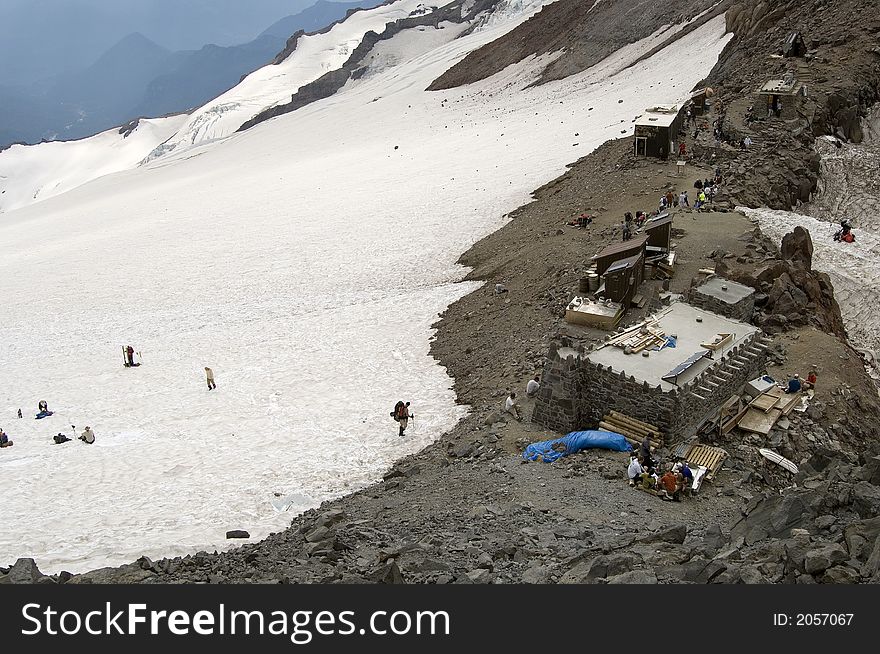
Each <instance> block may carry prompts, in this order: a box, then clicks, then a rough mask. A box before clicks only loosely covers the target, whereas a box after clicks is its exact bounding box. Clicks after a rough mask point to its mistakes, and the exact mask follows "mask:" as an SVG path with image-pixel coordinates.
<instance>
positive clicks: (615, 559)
mask: <svg viewBox="0 0 880 654" xmlns="http://www.w3.org/2000/svg"><path fill="white" fill-rule="evenodd" d="M641 564H642V557H641V556H639V555H638V554H634V553H632V552H618V553H616V554H607V555H600V556H597V557H596V558H594V559H592V560H590V561H585V562H581V563H578V564H577V565H576V566H574V567H573V568H572V569H571V570H569V571H568V572H566V573H565V574H564V575H562V578H561V579H560V580H559V581H560V583H563V584H589V583H595V581H596V580H597V579H605V578H606V577H614V576H616V575H620V574H623V573H624V572H629V571H630V570H632V569H633V568H634V567H636V566H637V565H641Z"/></svg>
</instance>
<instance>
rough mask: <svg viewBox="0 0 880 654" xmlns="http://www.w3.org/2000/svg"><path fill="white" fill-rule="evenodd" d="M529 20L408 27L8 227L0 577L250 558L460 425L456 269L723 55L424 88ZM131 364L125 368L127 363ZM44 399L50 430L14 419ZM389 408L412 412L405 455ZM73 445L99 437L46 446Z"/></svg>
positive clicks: (0, 230)
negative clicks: (246, 550)
mask: <svg viewBox="0 0 880 654" xmlns="http://www.w3.org/2000/svg"><path fill="white" fill-rule="evenodd" d="M532 4H536V3H532ZM397 5H399V7H398V6H397ZM415 5H416V3H412V2H407V1H405V0H403V1H402V2H400V3H395V5H391V6H390V7H386V8H383V10H388V11H390V10H391V8H395V7H397V9H400V10H401V11H405V12H407V13H408V12H409V11H410V10H411V9H413V8H415ZM364 13H366V12H364ZM357 15H358V14H356V16H357ZM526 17H527V16H524V15H519V16H516V15H514V16H513V17H510V19H509V20H508V21H507V22H506V23H500V24H498V25H497V26H496V27H494V28H491V29H489V28H487V29H484V30H482V31H479V32H475V33H473V34H470V35H468V36H466V37H463V38H459V39H455V40H451V35H453V33H454V30H452V29H450V30H449V32H450V40H445V39H438V43H437V44H436V47H433V48H430V49H427V50H426V49H424V48H420V47H416V45H415V44H414V42H413V41H414V40H413V33H407V32H402V33H401V34H399V35H397V36H396V37H395V38H394V39H392V40H391V41H390V42H388V43H386V44H383V49H382V51H381V57H379V58H378V59H377V65H376V67H375V69H374V70H373V71H372V73H371V75H369V76H368V77H366V78H364V79H361V80H359V81H357V82H354V83H351V84H349V85H348V86H347V87H346V88H345V89H343V90H342V92H340V93H338V94H337V95H335V96H333V97H331V98H328V99H327V100H324V101H321V102H317V103H314V104H311V105H309V106H307V107H305V108H303V109H301V110H299V111H296V112H294V113H291V114H287V115H284V116H281V117H279V118H277V119H274V120H271V121H268V122H265V123H262V124H260V125H258V126H256V127H255V128H253V129H251V130H248V131H247V132H244V133H238V134H233V135H231V136H229V137H228V138H225V139H223V140H219V141H213V142H209V141H210V138H213V137H216V136H219V135H223V134H228V133H229V132H227V131H226V130H225V128H223V129H220V128H219V127H216V126H215V127H214V128H211V129H216V130H217V131H213V132H212V131H210V130H208V131H207V132H204V133H203V136H205V137H206V138H209V141H206V142H204V143H200V144H198V145H196V146H195V147H190V148H188V149H181V151H179V152H175V153H173V154H172V155H170V156H167V157H161V158H159V159H157V160H155V161H153V162H151V163H149V164H147V165H144V166H141V167H139V168H136V169H133V170H127V171H123V172H119V173H116V174H113V175H108V176H104V177H102V178H100V179H97V180H95V181H93V182H91V183H89V184H87V185H85V186H81V187H79V188H76V189H74V190H72V191H70V192H68V193H65V194H64V195H60V196H56V197H54V198H51V199H48V200H46V201H44V202H41V203H39V204H35V205H32V206H29V207H25V208H22V209H19V210H16V211H12V212H9V213H5V214H2V215H0V242H2V243H3V244H4V246H5V247H4V256H3V258H2V259H0V297H2V298H3V299H4V307H3V320H2V321H0V361H2V362H3V365H2V366H0V426H2V427H3V428H4V429H5V430H6V431H7V432H8V433H9V435H10V437H11V439H12V440H14V441H15V446H14V447H13V448H10V449H6V450H2V451H0V475H2V479H3V481H4V489H5V490H6V493H5V501H4V502H3V503H2V505H0V524H2V525H3V527H4V529H3V530H2V532H0V552H2V553H3V554H2V562H12V561H14V560H15V559H16V557H19V556H33V557H35V558H36V560H37V562H38V564H39V565H40V567H41V569H43V570H46V571H49V572H57V571H59V570H62V569H66V570H70V571H73V572H76V571H81V570H85V569H89V568H94V567H98V566H103V565H112V564H119V563H123V562H126V561H130V560H133V559H135V558H137V557H138V556H140V555H147V556H150V557H153V558H161V557H163V556H173V555H179V554H186V553H191V552H195V551H197V550H201V549H204V550H213V549H219V548H223V547H226V546H227V545H228V542H227V541H226V540H225V532H226V531H227V530H229V529H247V530H248V531H249V532H250V533H251V535H252V537H253V538H259V537H263V536H265V535H267V534H268V533H270V532H272V531H279V530H281V529H283V528H284V527H285V526H286V525H287V524H288V523H289V521H290V519H291V517H292V516H293V515H294V513H296V512H299V511H302V510H304V509H306V508H308V507H311V506H316V505H317V504H318V503H320V502H321V501H323V500H326V499H330V498H334V497H337V496H339V495H341V494H344V493H347V492H350V491H352V490H354V489H357V488H359V487H363V486H364V485H366V484H368V483H370V482H372V481H374V480H376V479H378V478H379V477H380V476H381V474H382V473H383V472H384V471H385V470H386V469H387V467H388V466H389V465H390V464H391V463H392V462H393V461H394V460H396V459H398V458H400V457H402V456H404V455H406V454H408V453H412V452H415V451H417V450H419V449H421V448H423V447H424V446H425V445H427V444H429V443H430V442H432V441H433V440H435V439H436V438H438V437H439V436H440V434H441V433H442V432H443V431H444V430H447V429H449V428H451V427H452V426H453V425H454V424H455V423H456V421H457V420H459V419H460V418H461V417H462V415H463V414H464V412H465V411H466V409H465V408H464V407H461V406H458V405H456V404H455V396H454V393H453V392H452V390H451V383H452V381H451V379H450V378H449V377H448V376H447V374H446V372H445V370H444V369H443V368H442V367H441V366H439V365H438V364H437V362H436V361H434V360H433V359H432V358H431V357H430V356H429V353H428V352H429V339H430V337H431V334H432V330H431V325H432V323H433V322H434V321H435V320H436V318H437V316H438V314H439V313H440V312H442V311H443V310H444V309H445V308H446V307H447V306H448V305H449V303H451V302H452V301H454V300H455V299H457V298H459V297H461V296H462V295H464V294H465V293H468V292H470V291H471V290H472V289H473V288H474V287H475V285H474V284H471V283H467V284H462V283H458V282H459V280H460V279H461V278H462V277H463V275H464V274H465V272H466V271H465V270H464V269H463V268H462V267H461V266H458V265H457V264H456V260H457V259H458V257H459V255H460V254H461V252H463V251H464V250H465V249H467V248H468V247H469V246H470V245H471V244H473V243H474V242H475V241H477V240H478V239H480V238H482V237H483V236H485V235H486V234H488V233H490V232H491V231H493V230H495V229H497V228H498V227H499V226H501V225H502V224H503V222H504V221H505V215H506V213H507V212H509V211H511V210H512V209H514V208H516V207H518V206H520V205H521V204H523V203H525V202H527V201H528V200H529V197H530V193H531V191H532V190H533V189H535V188H537V187H538V186H541V185H542V184H544V183H546V182H547V181H549V180H551V179H553V178H555V177H557V176H558V175H560V174H561V173H563V172H564V171H565V166H566V164H567V163H569V162H571V161H574V160H575V159H577V158H579V157H581V156H584V155H586V154H588V153H589V152H590V151H592V150H593V149H595V147H597V146H598V145H599V144H601V143H602V142H604V141H606V140H607V139H610V138H616V137H619V136H621V134H622V133H626V134H631V133H632V121H633V118H634V116H635V115H636V114H639V113H641V112H642V111H643V110H644V108H645V107H648V106H651V105H654V104H659V103H667V102H674V101H676V100H680V99H683V98H685V97H686V96H687V95H688V92H689V90H690V89H691V88H692V87H693V86H694V85H695V84H696V83H697V82H699V80H700V79H702V78H703V77H705V75H706V74H707V73H708V71H709V70H710V68H711V67H712V65H713V64H714V62H715V61H716V60H717V56H718V54H719V53H720V51H721V49H722V48H723V47H724V45H725V44H726V43H727V41H728V39H729V35H725V34H724V18H723V17H720V18H718V19H715V20H713V21H712V22H710V23H708V24H707V25H705V26H704V27H702V28H700V29H698V30H696V31H694V32H693V33H691V34H689V35H687V36H685V37H683V38H682V39H681V40H680V41H679V42H678V43H676V44H674V45H672V46H670V47H669V48H667V49H665V50H663V51H662V52H660V53H658V54H656V55H654V56H653V57H651V58H650V59H648V60H646V61H644V62H641V63H639V64H638V65H635V66H633V67H631V68H625V64H626V63H628V62H631V61H633V60H635V59H636V58H637V57H638V56H639V55H641V54H642V53H644V52H646V51H647V50H649V49H650V48H651V47H653V45H654V40H652V39H647V40H646V41H645V42H644V43H641V44H638V45H636V46H632V47H629V48H626V49H625V50H624V51H622V52H621V53H618V54H617V55H615V56H614V57H612V58H611V59H610V60H608V61H606V62H602V63H601V64H600V65H599V66H597V67H595V68H594V69H591V70H589V71H586V72H584V73H583V74H580V75H577V76H574V77H571V78H568V79H566V80H562V81H559V82H553V83H551V84H547V85H544V86H541V87H539V88H531V89H525V87H526V86H527V85H528V84H529V83H530V82H531V81H533V80H534V79H535V77H536V75H537V74H538V71H539V70H540V65H542V64H544V63H546V61H547V58H546V57H545V58H544V59H543V60H542V61H535V60H531V61H526V62H524V63H523V64H519V65H516V66H511V67H509V68H508V69H506V70H505V71H502V72H501V73H500V74H498V75H496V76H495V77H493V78H491V79H489V80H486V81H485V82H481V83H477V84H473V85H469V86H467V87H464V88H461V89H453V90H449V91H441V92H437V93H427V92H425V91H424V89H425V88H426V87H427V86H428V85H429V84H430V82H431V81H433V80H434V79H435V78H436V77H438V76H439V75H440V74H441V73H442V72H443V71H444V70H446V69H447V68H448V67H449V66H450V65H452V64H453V63H454V62H456V61H458V60H460V59H461V57H463V56H464V55H465V54H466V53H467V52H469V51H471V50H473V49H474V48H476V47H479V46H480V45H482V44H483V43H486V42H488V41H490V40H492V39H494V38H497V37H498V36H500V34H501V33H503V32H504V31H506V30H508V29H512V28H513V27H514V26H515V25H516V24H518V23H519V22H521V21H522V20H524V19H525V18H526ZM383 20H387V19H385V18H383ZM337 27H338V26H337ZM334 30H335V28H334ZM334 30H331V32H329V33H328V34H333V32H334ZM325 36H326V35H325ZM343 36H344V35H339V40H338V41H337V43H338V46H339V47H351V43H350V40H349V37H347V36H345V38H343ZM435 37H436V35H432V38H435ZM395 43H396V44H397V45H395ZM395 47H397V48H398V49H397V52H395V51H394V49H395ZM297 52H299V50H298V51H297ZM303 52H306V49H305V48H304V49H303ZM336 52H337V51H336V50H335V49H334V48H332V47H330V45H329V42H328V45H327V47H322V48H321V49H320V50H319V51H317V52H313V53H312V54H310V55H309V56H310V57H314V58H315V59H316V60H321V57H325V59H323V60H321V61H326V60H327V58H330V57H334V56H336V54H329V53H336ZM295 56H296V55H294V57H295ZM303 56H305V55H303ZM550 56H552V55H550ZM391 63H393V64H396V65H390V64H391ZM297 65H299V64H295V63H294V62H291V67H295V66H297ZM303 65H304V64H303ZM311 65H315V66H318V67H320V66H319V62H317V61H316V62H312V64H311ZM316 72H317V71H316ZM252 78H253V79H252ZM259 79H260V77H259V76H257V77H254V76H253V75H252V76H250V77H248V79H247V80H246V84H247V85H249V88H250V89H251V90H250V91H249V92H250V93H254V94H258V92H261V88H262V87H259V85H258V84H257V80H259ZM658 81H660V82H664V81H666V82H667V83H663V84H660V83H658ZM265 82H266V84H267V88H268V87H270V86H271V85H272V83H273V82H272V80H269V79H266V80H265ZM289 91H290V89H289V88H288V91H287V92H288V93H289ZM239 92H241V93H244V91H243V90H241V89H239ZM620 100H622V103H619V101H620ZM242 102H243V100H242ZM248 117H249V116H248ZM190 124H191V123H187V125H190ZM182 129H183V130H187V129H189V127H187V126H184V127H183V128H182ZM576 132H578V133H579V134H580V135H579V136H577V137H576V136H574V134H575V133H576ZM212 135H213V136H212ZM200 138H201V137H200ZM560 219H562V217H561V218H560ZM129 343H131V344H132V345H133V346H134V348H135V349H136V350H138V351H140V352H141V353H142V355H143V365H142V366H141V367H139V368H136V369H126V368H123V366H122V355H121V346H123V345H127V344H129ZM206 365H208V366H211V367H212V368H213V369H214V371H215V374H216V381H217V386H218V387H217V389H216V390H214V391H208V390H207V388H206V386H205V381H204V372H203V367H204V366H206ZM42 399H45V400H46V401H47V402H48V403H49V408H50V409H52V410H54V411H55V412H56V413H55V415H54V416H52V417H51V418H48V419H46V420H39V421H38V420H34V418H33V416H34V413H35V412H36V406H37V402H38V401H39V400H42ZM398 399H407V400H410V401H411V402H412V407H411V409H412V410H413V412H414V413H415V421H414V424H413V425H412V426H411V427H410V428H409V430H407V433H406V435H405V437H404V438H403V439H400V438H398V435H397V425H396V423H394V422H393V421H392V420H391V418H390V417H389V415H388V414H389V412H390V411H391V408H392V406H393V404H394V402H395V401H396V400H398ZM18 408H21V409H22V411H23V412H24V414H25V418H24V419H22V420H17V419H15V418H14V414H15V412H16V410H17V409H18ZM71 424H73V425H76V431H77V432H80V431H81V430H82V429H83V428H84V427H85V426H86V425H90V426H91V427H92V428H93V429H94V431H95V433H96V435H97V442H96V444H95V445H93V446H87V445H85V444H84V443H81V442H79V441H74V442H71V443H66V444H63V445H54V444H52V441H51V437H52V435H53V434H55V433H57V432H59V431H67V432H70V425H71Z"/></svg>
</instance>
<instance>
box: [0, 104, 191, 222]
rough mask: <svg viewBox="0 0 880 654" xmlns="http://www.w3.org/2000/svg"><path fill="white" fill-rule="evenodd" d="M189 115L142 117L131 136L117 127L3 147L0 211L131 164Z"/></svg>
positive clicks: (139, 159) (34, 200)
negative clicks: (77, 136)
mask: <svg viewBox="0 0 880 654" xmlns="http://www.w3.org/2000/svg"><path fill="white" fill-rule="evenodd" d="M186 118H187V117H186V115H179V116H170V117H168V118H154V119H143V120H141V121H140V122H139V123H138V126H137V127H136V128H135V129H134V131H132V132H131V133H130V134H129V135H128V136H123V135H122V134H120V133H119V129H118V128H114V129H110V130H107V131H106V132H102V133H100V134H97V135H96V136H92V137H90V138H87V139H81V140H78V141H53V142H51V143H40V144H38V145H13V146H12V147H11V148H9V149H8V150H4V151H3V152H2V153H0V213H3V212H6V211H12V210H13V209H17V208H19V207H23V206H25V205H28V204H32V203H34V202H39V201H40V200H45V199H46V198H50V197H52V196H55V195H59V194H60V193H64V192H65V191H69V190H70V189H72V188H76V187H77V186H80V185H82V184H86V183H87V182H90V181H92V180H93V179H97V178H98V177H101V176H103V175H109V174H110V173H115V172H118V171H120V170H127V169H129V168H133V167H134V166H136V165H137V164H138V163H140V161H141V160H142V159H143V158H144V157H146V156H147V155H148V154H149V153H150V152H152V150H153V149H154V148H155V147H156V145H157V144H159V143H161V142H162V141H164V140H165V139H167V138H169V137H170V136H172V135H173V134H174V133H175V132H177V130H178V129H180V127H181V126H182V125H183V124H184V122H185V121H186Z"/></svg>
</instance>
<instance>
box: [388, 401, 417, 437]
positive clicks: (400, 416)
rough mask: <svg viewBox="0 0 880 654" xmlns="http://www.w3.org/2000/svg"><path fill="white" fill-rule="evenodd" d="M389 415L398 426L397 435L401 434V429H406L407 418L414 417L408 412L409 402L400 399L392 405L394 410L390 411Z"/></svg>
mask: <svg viewBox="0 0 880 654" xmlns="http://www.w3.org/2000/svg"><path fill="white" fill-rule="evenodd" d="M391 417H392V418H394V421H395V422H396V423H397V424H398V427H399V428H400V431H399V432H398V436H403V431H404V430H405V429H406V426H407V424H409V419H410V418H414V417H415V416H412V415H411V414H410V412H409V402H404V401H403V400H401V401H399V402H398V403H397V404H395V405H394V411H392V412H391Z"/></svg>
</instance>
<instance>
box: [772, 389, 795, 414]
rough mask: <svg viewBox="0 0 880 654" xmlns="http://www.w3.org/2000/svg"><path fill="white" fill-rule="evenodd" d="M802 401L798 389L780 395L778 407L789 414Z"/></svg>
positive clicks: (783, 412)
mask: <svg viewBox="0 0 880 654" xmlns="http://www.w3.org/2000/svg"><path fill="white" fill-rule="evenodd" d="M800 401H801V392H800V391H798V392H797V393H792V394H790V395H785V396H783V397H780V398H779V400H777V402H776V408H777V409H779V410H780V411H782V415H785V416H787V415H788V414H789V413H791V412H792V410H793V409H794V408H795V407H796V406H797V405H798V404H800Z"/></svg>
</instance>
